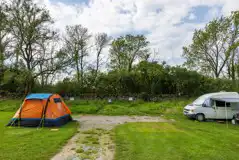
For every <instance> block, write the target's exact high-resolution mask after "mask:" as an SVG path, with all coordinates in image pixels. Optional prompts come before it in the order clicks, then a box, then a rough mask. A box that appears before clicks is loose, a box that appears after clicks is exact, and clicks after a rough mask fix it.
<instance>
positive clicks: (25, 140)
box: [0, 105, 77, 160]
mask: <svg viewBox="0 0 239 160" xmlns="http://www.w3.org/2000/svg"><path fill="white" fill-rule="evenodd" d="M1 107H2V105H1ZM5 108H8V109H10V108H9V107H5ZM10 110H11V109H10ZM13 114H14V113H13V112H0V159H9V160H10V159H18V160H32V159H34V160H37V159H39V160H40V159H41V160H44V159H45V160H47V159H50V158H51V157H52V156H54V155H55V153H57V152H58V151H59V150H60V149H61V147H62V146H63V145H64V144H65V143H66V141H67V140H68V139H69V138H70V137H71V136H72V135H73V134H74V133H75V132H76V129H77V124H76V123H75V122H71V123H68V124H67V125H65V126H63V127H61V128H59V130H58V131H51V130H50V128H43V129H36V128H17V127H11V128H9V127H5V125H6V124H7V123H8V121H9V120H10V118H11V117H12V116H13Z"/></svg>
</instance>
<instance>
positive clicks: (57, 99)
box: [53, 98, 61, 103]
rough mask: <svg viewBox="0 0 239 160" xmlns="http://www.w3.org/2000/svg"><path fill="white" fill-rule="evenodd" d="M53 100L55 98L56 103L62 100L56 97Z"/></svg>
mask: <svg viewBox="0 0 239 160" xmlns="http://www.w3.org/2000/svg"><path fill="white" fill-rule="evenodd" d="M53 100H54V102H55V103H60V102H61V99H60V98H54V99H53Z"/></svg>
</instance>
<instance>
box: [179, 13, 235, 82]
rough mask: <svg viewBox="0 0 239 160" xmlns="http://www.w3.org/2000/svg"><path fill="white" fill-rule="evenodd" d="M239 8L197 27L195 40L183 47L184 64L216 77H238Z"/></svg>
mask: <svg viewBox="0 0 239 160" xmlns="http://www.w3.org/2000/svg"><path fill="white" fill-rule="evenodd" d="M238 15H239V12H238V11H236V12H232V14H231V15H230V16H229V17H224V16H222V17H221V18H217V19H214V20H212V21H210V22H209V23H208V24H207V25H206V26H205V28H204V29H199V30H195V32H194V35H193V39H192V44H191V45H189V46H188V47H183V51H184V54H183V57H184V58H186V63H185V65H186V66H187V67H189V68H191V69H194V70H197V71H200V72H202V73H203V74H205V75H209V76H214V77H216V78H218V77H220V76H222V75H223V76H225V74H223V73H224V72H225V71H226V72H227V75H226V76H225V77H228V78H231V79H233V80H235V74H236V70H235V66H236V65H237V64H238V62H235V59H236V54H237V53H236V48H237V47H238V36H239V32H238V29H239V25H238V24H239V23H238V21H239V20H238V19H239V18H238V17H239V16H238Z"/></svg>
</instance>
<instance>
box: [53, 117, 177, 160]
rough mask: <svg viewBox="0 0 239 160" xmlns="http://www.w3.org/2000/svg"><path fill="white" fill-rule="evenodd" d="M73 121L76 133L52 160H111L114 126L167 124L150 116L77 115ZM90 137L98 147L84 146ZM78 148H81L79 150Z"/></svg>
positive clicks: (162, 119) (159, 118) (161, 119)
mask: <svg viewBox="0 0 239 160" xmlns="http://www.w3.org/2000/svg"><path fill="white" fill-rule="evenodd" d="M74 120H76V121H78V122H79V123H80V125H79V126H80V127H79V129H78V132H77V133H76V134H75V135H74V136H73V137H72V138H71V139H70V140H69V141H68V143H67V144H66V145H65V146H64V147H63V148H62V150H61V151H60V152H59V153H58V154H56V155H55V156H54V157H53V158H52V160H82V159H90V160H92V159H94V160H112V159H113V157H114V144H113V142H112V139H111V137H110V136H112V134H113V133H112V134H111V133H110V130H111V129H113V128H114V127H115V126H116V125H119V124H124V123H128V122H169V120H165V119H164V118H162V117H150V116H91V115H87V116H81V115H79V116H75V117H74ZM170 121H173V120H170ZM96 131H97V132H96ZM99 131H100V132H99ZM87 132H88V133H87ZM94 132H95V133H94ZM85 134H87V135H88V136H85ZM91 136H92V137H93V136H95V137H96V136H97V138H98V141H99V142H97V143H96V144H98V145H94V146H92V145H91V146H90V145H87V144H84V143H87V142H86V141H85V140H84V139H86V137H91ZM80 140H81V141H80ZM78 142H80V143H78ZM79 146H80V147H81V150H79ZM93 149H94V153H93V152H89V150H93ZM79 152H80V154H79ZM81 152H85V153H87V155H86V154H85V155H84V154H83V153H81ZM89 154H92V156H91V157H90V155H89ZM93 154H94V155H95V157H94V158H93ZM80 155H82V156H80Z"/></svg>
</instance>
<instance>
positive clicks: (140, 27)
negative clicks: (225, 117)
mask: <svg viewBox="0 0 239 160" xmlns="http://www.w3.org/2000/svg"><path fill="white" fill-rule="evenodd" d="M44 2H45V3H46V6H47V7H48V8H49V10H50V13H51V14H52V17H53V18H54V20H55V22H56V23H55V27H56V28H57V29H59V30H60V31H62V33H64V28H65V26H66V25H74V24H81V25H83V26H85V27H87V28H88V29H89V30H90V31H91V32H92V33H93V34H94V33H98V32H105V33H107V34H109V35H110V36H113V37H117V36H121V35H124V34H128V33H131V34H144V35H145V36H146V37H147V39H148V40H149V41H150V42H151V44H150V48H151V51H152V53H153V54H155V57H157V59H161V60H166V61H168V62H169V63H171V64H173V65H177V64H182V63H183V61H184V59H183V58H182V57H181V54H182V47H183V46H185V45H189V44H190V43H191V41H192V35H193V31H194V30H195V29H199V28H203V27H204V26H205V25H206V23H208V22H209V21H210V20H212V19H213V18H217V17H219V16H221V15H228V14H229V13H230V12H231V11H233V10H236V9H237V10H238V9H239V1H238V0H207V1H206V0H204V1H203V0H90V1H88V0H44ZM59 2H61V3H59ZM154 50H157V51H158V52H156V53H155V52H153V51H154ZM105 55H107V51H106V52H105Z"/></svg>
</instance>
